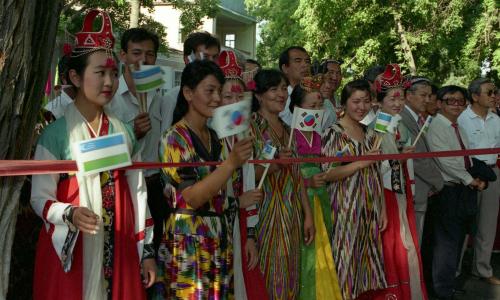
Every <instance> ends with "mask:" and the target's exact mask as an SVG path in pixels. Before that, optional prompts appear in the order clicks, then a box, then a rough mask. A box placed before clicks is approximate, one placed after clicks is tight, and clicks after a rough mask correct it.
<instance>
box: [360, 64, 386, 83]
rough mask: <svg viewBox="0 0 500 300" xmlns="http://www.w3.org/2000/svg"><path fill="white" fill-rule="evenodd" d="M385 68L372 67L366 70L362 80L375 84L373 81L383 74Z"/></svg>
mask: <svg viewBox="0 0 500 300" xmlns="http://www.w3.org/2000/svg"><path fill="white" fill-rule="evenodd" d="M384 71H385V67H384V66H380V65H377V66H373V67H371V68H369V69H368V70H366V72H365V75H364V76H363V79H365V80H368V81H370V82H375V79H376V78H377V76H378V75H380V74H382V73H384Z"/></svg>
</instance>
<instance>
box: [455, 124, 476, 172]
mask: <svg viewBox="0 0 500 300" xmlns="http://www.w3.org/2000/svg"><path fill="white" fill-rule="evenodd" d="M451 126H452V127H453V128H454V129H455V134H456V135H457V139H458V143H459V144H460V148H462V150H465V145H464V142H463V141H462V137H461V136H460V131H459V130H458V124H457V123H453V124H451ZM464 164H465V169H467V170H468V169H469V168H470V167H471V163H470V158H469V156H464Z"/></svg>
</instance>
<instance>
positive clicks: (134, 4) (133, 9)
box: [129, 0, 141, 28]
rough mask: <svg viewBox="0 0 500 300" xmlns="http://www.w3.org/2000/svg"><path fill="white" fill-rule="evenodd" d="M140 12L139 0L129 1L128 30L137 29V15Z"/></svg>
mask: <svg viewBox="0 0 500 300" xmlns="http://www.w3.org/2000/svg"><path fill="white" fill-rule="evenodd" d="M140 11H141V1H140V0H130V26H129V28H136V27H139V14H140Z"/></svg>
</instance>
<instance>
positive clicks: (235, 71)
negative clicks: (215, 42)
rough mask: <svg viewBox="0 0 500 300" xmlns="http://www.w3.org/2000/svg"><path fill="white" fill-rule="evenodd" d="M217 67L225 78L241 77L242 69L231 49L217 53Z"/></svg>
mask: <svg viewBox="0 0 500 300" xmlns="http://www.w3.org/2000/svg"><path fill="white" fill-rule="evenodd" d="M219 67H220V68H221V70H222V72H223V73H224V77H226V79H240V80H242V79H241V72H242V69H241V67H240V66H239V65H238V61H237V59H236V55H235V54H234V52H233V51H229V50H224V51H222V52H221V53H220V55H219Z"/></svg>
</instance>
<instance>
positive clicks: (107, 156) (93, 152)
mask: <svg viewBox="0 0 500 300" xmlns="http://www.w3.org/2000/svg"><path fill="white" fill-rule="evenodd" d="M73 152H74V153H75V155H76V164H77V166H78V171H79V172H81V173H83V175H90V174H96V173H100V172H103V171H108V170H113V169H118V168H121V167H126V166H130V165H132V160H131V159H130V152H129V149H128V146H127V143H126V138H125V135H124V134H123V133H116V134H110V135H106V136H102V137H98V138H93V139H89V140H85V141H80V142H76V143H74V144H73Z"/></svg>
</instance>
